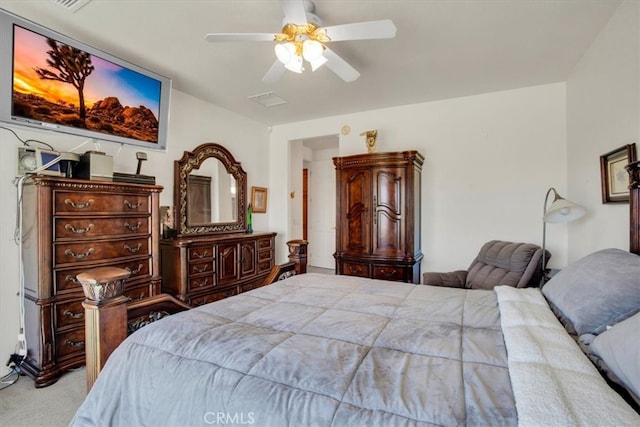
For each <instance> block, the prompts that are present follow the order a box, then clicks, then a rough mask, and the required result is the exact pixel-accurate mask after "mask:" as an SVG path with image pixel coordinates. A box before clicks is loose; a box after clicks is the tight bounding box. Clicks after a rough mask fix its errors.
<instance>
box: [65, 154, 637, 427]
mask: <svg viewBox="0 0 640 427" xmlns="http://www.w3.org/2000/svg"><path fill="white" fill-rule="evenodd" d="M630 173H631V177H632V179H631V180H630V182H631V183H632V185H631V190H630V191H631V204H630V205H631V209H630V211H631V221H630V225H631V239H632V240H631V251H629V252H627V251H623V250H620V249H604V250H602V251H597V252H595V253H593V254H590V255H588V256H587V257H585V258H583V259H581V260H578V261H576V262H575V263H572V264H571V265H570V266H568V267H567V268H565V269H563V270H562V271H561V272H560V273H558V274H557V275H556V276H554V277H553V278H552V280H551V281H549V283H548V284H547V285H546V286H545V287H544V288H543V289H542V291H541V290H540V289H537V288H526V289H515V288H510V287H504V286H500V287H496V288H495V289H494V290H467V289H455V288H442V287H431V286H425V285H411V284H403V283H396V282H386V281H380V280H375V279H365V278H358V277H350V276H326V275H320V274H313V273H307V274H301V275H295V276H293V277H289V278H287V279H286V280H282V281H278V282H276V283H274V284H271V285H269V286H265V287H262V288H259V289H255V290H253V291H250V292H247V293H244V294H241V295H238V296H235V297H231V298H227V299H225V300H222V301H217V302H214V303H211V304H208V305H205V306H201V307H198V308H194V309H191V310H188V311H183V312H180V313H177V314H174V315H172V316H168V317H165V318H163V319H161V320H159V321H157V322H153V323H151V324H149V325H147V326H145V327H144V328H141V329H140V330H138V331H136V332H135V333H133V334H132V335H130V336H129V337H128V338H127V339H126V340H125V341H124V342H123V343H122V344H120V345H119V346H118V348H117V349H116V350H115V351H114V352H113V354H111V356H110V357H109V360H108V361H107V363H106V365H105V366H104V369H103V370H102V372H101V373H100V375H99V376H98V378H97V381H96V382H95V384H94V385H93V387H92V389H91V390H90V392H89V394H88V396H87V398H86V399H85V401H84V402H83V404H82V405H81V407H80V408H79V409H78V411H77V413H76V415H75V417H74V419H73V420H72V421H71V425H74V426H83V425H154V426H155V425H180V426H186V425H211V424H224V425H242V424H255V425H261V426H280V425H291V426H298V425H314V426H324V425H333V426H343V425H344V426H358V425H366V426H377V425H380V426H391V425H393V426H395V425H400V426H405V425H407V426H408V425H420V426H435V425H439V426H454V425H531V426H536V425H598V426H601V425H618V426H620V425H629V426H633V425H636V426H637V425H640V415H639V414H638V412H637V410H636V409H634V405H635V404H636V400H635V399H637V398H638V395H640V381H639V378H640V373H639V372H638V370H639V369H640V363H639V362H640V348H639V347H640V346H639V345H638V340H637V331H638V328H640V256H639V255H638V253H640V240H639V238H638V227H639V225H640V219H639V216H640V213H639V210H638V205H639V204H640V194H639V193H640V190H639V189H638V181H639V179H638V165H637V164H635V165H633V166H632V167H630ZM634 239H635V240H634Z"/></svg>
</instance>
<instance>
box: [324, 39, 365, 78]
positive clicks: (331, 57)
mask: <svg viewBox="0 0 640 427" xmlns="http://www.w3.org/2000/svg"><path fill="white" fill-rule="evenodd" d="M323 55H324V57H325V58H327V64H326V65H327V67H329V69H330V70H331V71H333V72H334V73H336V74H337V75H338V77H340V78H341V79H342V80H344V81H345V82H347V83H348V82H352V81H354V80H356V79H357V78H358V77H360V73H359V72H358V71H357V70H356V69H355V68H353V67H352V66H351V65H349V64H348V63H347V61H345V60H344V59H342V58H340V57H339V56H338V54H337V53H335V52H334V51H332V50H331V49H329V48H328V47H327V48H325V50H324V52H323Z"/></svg>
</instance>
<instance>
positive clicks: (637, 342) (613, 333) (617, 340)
mask: <svg viewBox="0 0 640 427" xmlns="http://www.w3.org/2000/svg"><path fill="white" fill-rule="evenodd" d="M590 350H591V352H592V353H593V354H595V355H596V356H598V357H599V358H600V359H601V360H602V362H604V365H605V366H604V369H605V371H606V372H607V375H608V376H609V377H611V378H613V379H614V380H615V381H616V382H618V383H620V384H621V385H623V386H624V387H625V388H626V389H627V390H629V392H631V395H632V396H633V397H634V399H635V400H637V401H638V403H640V313H637V314H636V315H634V316H631V317H630V318H628V319H626V320H623V321H622V322H620V323H618V324H616V325H615V326H613V327H612V328H611V329H609V330H608V331H605V332H603V333H601V334H600V335H598V336H597V337H595V338H594V340H593V342H592V343H591V345H590ZM609 371H610V372H609ZM611 373H613V375H611Z"/></svg>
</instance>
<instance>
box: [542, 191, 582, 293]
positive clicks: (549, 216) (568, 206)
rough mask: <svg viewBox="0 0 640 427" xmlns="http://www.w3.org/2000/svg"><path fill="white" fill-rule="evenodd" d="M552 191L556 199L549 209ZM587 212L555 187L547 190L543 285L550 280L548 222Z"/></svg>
mask: <svg viewBox="0 0 640 427" xmlns="http://www.w3.org/2000/svg"><path fill="white" fill-rule="evenodd" d="M552 191H553V194H554V199H553V202H552V203H551V206H549V209H547V202H548V201H549V195H550V194H551V192H552ZM586 213H587V210H586V209H585V208H583V207H582V206H580V205H578V204H575V203H573V202H571V201H569V200H567V199H565V198H564V197H561V196H560V195H559V194H558V192H557V191H556V189H555V188H553V187H551V188H550V189H549V190H547V195H546V196H545V197H544V210H543V212H542V285H544V284H545V283H547V281H548V280H549V276H548V275H547V268H546V255H547V253H546V246H547V223H548V222H550V223H560V222H571V221H574V220H576V219H578V218H580V217H582V216H584V214H586Z"/></svg>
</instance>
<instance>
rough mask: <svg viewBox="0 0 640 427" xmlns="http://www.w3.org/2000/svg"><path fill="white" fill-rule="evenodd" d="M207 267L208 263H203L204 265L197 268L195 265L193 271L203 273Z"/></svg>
mask: <svg viewBox="0 0 640 427" xmlns="http://www.w3.org/2000/svg"><path fill="white" fill-rule="evenodd" d="M208 269H209V265H208V264H205V265H204V267H202V268H198V267H197V266H195V265H194V266H193V271H194V272H196V273H204V272H205V271H207V270H208Z"/></svg>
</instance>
